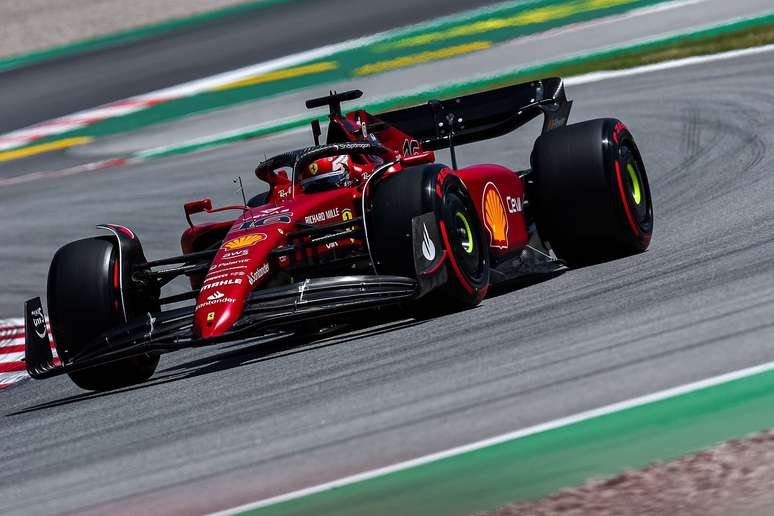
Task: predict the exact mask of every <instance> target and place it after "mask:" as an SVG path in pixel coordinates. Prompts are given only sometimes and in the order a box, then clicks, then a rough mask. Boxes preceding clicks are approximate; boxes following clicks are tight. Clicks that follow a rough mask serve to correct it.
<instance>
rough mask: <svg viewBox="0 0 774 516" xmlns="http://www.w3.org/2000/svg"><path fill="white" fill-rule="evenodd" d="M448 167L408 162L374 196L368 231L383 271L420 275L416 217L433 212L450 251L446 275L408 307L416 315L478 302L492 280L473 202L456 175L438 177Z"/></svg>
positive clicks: (435, 312)
mask: <svg viewBox="0 0 774 516" xmlns="http://www.w3.org/2000/svg"><path fill="white" fill-rule="evenodd" d="M444 169H447V167H445V166H443V165H438V164H433V165H425V166H421V167H415V168H407V169H405V170H403V171H401V172H399V173H397V174H394V175H392V176H389V177H388V178H386V179H385V180H383V181H382V182H381V183H379V184H378V185H377V188H376V190H375V192H374V194H373V196H372V199H371V213H370V216H369V222H368V231H369V235H370V236H371V241H370V245H371V251H372V253H373V255H374V258H375V261H376V262H377V263H376V268H377V270H378V272H379V273H380V274H394V275H398V276H404V277H414V276H415V275H416V271H415V270H414V256H413V252H414V251H413V242H412V229H411V228H412V219H413V218H414V217H417V216H420V215H423V214H425V213H428V212H433V213H434V214H435V219H436V221H437V223H438V229H439V232H440V234H441V236H442V238H443V240H444V245H443V247H444V248H445V249H446V250H447V253H448V254H447V257H446V260H445V265H444V266H445V267H446V271H447V277H448V280H447V281H446V283H445V284H444V285H443V286H441V287H438V288H437V289H436V290H434V291H432V292H430V293H429V294H428V295H426V296H424V297H423V298H421V300H419V301H417V302H415V303H413V304H412V305H411V306H410V307H409V311H410V313H411V314H412V315H413V316H415V317H418V318H427V317H430V316H435V315H440V314H443V313H450V312H455V311H459V310H462V309H465V308H470V307H473V306H476V305H477V304H479V303H480V302H481V300H482V299H483V298H484V295H485V294H486V291H487V288H488V285H489V260H488V253H487V247H486V244H485V239H484V235H483V233H482V229H481V224H480V222H479V221H478V216H477V214H476V211H475V207H474V206H473V203H472V201H471V199H470V196H469V194H468V192H467V190H466V189H465V186H464V185H463V184H462V182H461V181H460V180H459V179H458V178H457V177H456V176H453V175H451V174H445V178H444V179H443V180H442V182H441V181H439V174H440V172H441V171H442V170H444ZM438 182H441V187H440V191H441V196H440V198H439V197H438V196H437V195H436V192H437V188H436V185H437V183H438Z"/></svg>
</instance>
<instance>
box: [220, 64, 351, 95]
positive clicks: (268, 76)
mask: <svg viewBox="0 0 774 516" xmlns="http://www.w3.org/2000/svg"><path fill="white" fill-rule="evenodd" d="M338 67H339V64H338V63H337V62H336V61H323V62H321V63H313V64H309V65H303V66H296V67H295V68H286V69H285V70H277V71H276V72H269V73H264V74H261V75H256V76H255V77H248V78H247V79H241V80H239V81H235V82H230V83H228V84H224V85H223V86H218V87H217V88H214V89H212V90H210V91H223V90H231V89H234V88H244V87H245V86H253V85H255V84H263V83H266V82H272V81H279V80H282V79H292V78H293V77H301V76H302V75H309V74H313V73H320V72H328V71H330V70H335V69H337V68H338Z"/></svg>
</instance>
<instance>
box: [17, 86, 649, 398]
mask: <svg viewBox="0 0 774 516" xmlns="http://www.w3.org/2000/svg"><path fill="white" fill-rule="evenodd" d="M361 95H362V92H360V91H357V90H354V91H348V92H344V93H331V94H330V95H328V96H326V97H322V98H318V99H313V100H309V101H307V102H306V106H307V107H308V108H317V107H323V106H328V108H329V111H330V115H329V124H328V128H327V139H326V142H325V143H324V144H321V143H320V136H321V134H322V130H321V128H320V123H319V121H315V122H312V135H313V139H314V143H315V145H314V146H311V147H308V148H305V149H300V150H294V151H290V152H287V153H284V154H280V155H278V156H274V157H272V158H270V159H267V160H265V161H263V162H261V163H259V164H258V166H257V168H256V170H255V173H256V176H257V177H258V178H259V179H261V180H262V181H265V182H266V183H268V185H269V189H268V191H267V192H265V193H263V194H260V195H258V196H256V197H254V198H252V199H250V200H249V201H246V202H245V203H244V204H243V205H238V206H226V207H221V208H213V207H212V202H211V201H210V200H209V199H202V200H198V201H193V202H189V203H187V204H186V205H185V215H186V219H187V221H188V224H189V227H188V228H186V229H185V231H184V232H183V234H182V239H181V244H182V253H183V254H182V255H181V256H176V257H173V258H164V259H160V260H148V259H146V257H145V254H144V252H143V248H142V246H141V244H140V240H139V239H138V237H137V235H136V234H135V232H134V231H132V230H131V229H129V228H127V227H124V226H119V225H114V224H104V225H100V226H98V228H101V229H102V230H105V232H106V233H105V234H104V236H97V237H93V238H86V239H83V240H78V241H75V242H72V243H69V244H67V245H65V246H64V247H62V248H61V249H59V250H58V251H57V253H56V254H55V256H54V258H53V261H52V263H51V267H50V271H49V276H48V289H47V290H48V311H49V317H50V326H51V332H52V334H53V338H54V343H55V346H56V351H57V354H58V357H59V360H58V361H55V360H54V359H53V356H52V352H51V346H50V342H49V337H48V333H47V331H46V326H45V325H46V317H45V314H44V313H43V307H42V304H41V300H40V298H34V299H31V300H29V301H27V302H26V304H25V323H26V361H27V370H28V372H29V374H30V375H31V376H32V377H33V378H38V379H41V378H49V377H51V376H55V375H60V374H68V375H69V376H70V378H71V379H72V380H73V381H74V382H75V383H76V384H77V385H78V386H80V387H82V388H84V389H89V390H106V389H113V388H117V387H121V386H126V385H130V384H134V383H138V382H143V381H145V380H147V379H149V378H150V377H151V376H152V375H153V373H154V371H155V369H156V367H157V364H158V361H159V355H160V354H162V353H166V352H170V351H174V350H179V349H182V348H189V347H197V346H205V345H211V344H216V343H221V342H224V341H237V340H243V339H251V338H255V337H260V336H263V335H269V334H282V333H283V332H287V333H293V332H296V333H300V334H305V333H306V334H308V336H309V337H310V338H313V337H314V335H315V334H316V333H315V332H318V331H320V330H319V329H320V328H325V327H326V325H332V324H333V325H342V324H343V325H346V324H347V321H352V320H354V318H355V317H357V316H358V314H359V313H360V312H362V311H363V310H374V309H380V308H381V307H385V306H387V305H400V306H401V307H402V309H404V310H405V311H406V312H407V313H408V314H410V315H413V316H416V317H428V316H432V315H435V314H442V313H445V312H452V311H455V310H459V309H462V308H465V307H472V306H475V305H477V304H478V303H479V302H480V301H481V300H482V299H483V298H484V296H485V295H486V293H487V290H488V289H489V288H490V286H492V285H497V284H505V285H507V284H510V283H512V282H514V280H518V279H519V278H524V277H534V275H542V274H551V273H557V272H558V271H561V270H564V269H565V268H566V267H574V266H581V265H588V264H593V263H598V262H601V261H604V260H608V259H611V258H616V257H622V256H627V255H631V254H634V253H639V252H642V251H644V250H645V249H646V248H647V247H648V244H649V242H650V238H651V233H652V230H653V211H652V206H651V197H650V190H649V187H648V179H647V176H646V173H645V167H644V165H643V161H642V158H641V156H640V153H639V151H638V150H637V145H636V144H635V142H634V138H633V137H632V135H631V133H630V132H629V130H628V129H627V128H626V126H625V125H624V124H623V123H621V122H620V121H618V120H615V119H598V120H589V121H586V122H581V123H578V124H573V125H567V118H568V116H569V112H570V108H571V105H572V102H571V101H568V100H567V98H566V96H565V91H564V86H563V83H562V80H561V79H559V78H547V79H543V80H539V81H534V82H530V83H524V84H519V85H514V86H508V87H504V88H500V89H495V90H491V91H486V92H482V93H476V94H472V95H466V96H461V97H458V98H453V99H450V100H443V101H431V102H429V103H427V104H423V105H417V106H413V107H409V108H405V109H398V110H395V111H390V112H385V113H381V114H377V115H372V114H369V113H367V112H365V111H363V110H355V111H352V112H350V113H347V114H343V113H342V111H341V103H342V102H344V101H351V100H354V99H357V98H359V97H360V96H361ZM541 114H542V115H544V122H543V126H542V134H541V135H540V136H539V137H538V138H537V140H536V141H535V144H534V148H533V150H532V155H531V169H529V170H512V169H510V168H508V167H506V166H501V165H494V164H480V165H474V166H469V167H464V168H459V167H458V166H457V160H456V151H455V148H456V147H457V146H459V145H463V144H467V143H472V142H476V141H481V140H484V139H488V138H493V137H496V136H501V135H504V134H506V133H508V132H510V131H513V130H514V129H516V128H518V127H520V126H522V125H524V124H525V123H527V122H528V121H530V120H532V119H534V118H535V117H537V116H538V115H541ZM439 149H449V150H450V161H451V165H450V166H449V165H443V164H440V163H436V161H435V154H434V151H436V150H439ZM224 211H225V212H233V213H234V216H233V218H231V220H228V221H226V222H203V223H199V224H194V223H193V221H192V219H191V217H192V216H193V215H195V214H201V213H215V212H224ZM178 277H185V278H187V282H188V284H189V285H190V288H188V285H186V288H185V292H183V293H180V294H175V295H168V296H166V297H165V296H162V294H161V289H162V287H163V286H164V285H166V284H168V283H169V282H171V281H172V280H174V279H175V278H178ZM192 301H193V304H192V303H191V302H192ZM361 319H362V318H361Z"/></svg>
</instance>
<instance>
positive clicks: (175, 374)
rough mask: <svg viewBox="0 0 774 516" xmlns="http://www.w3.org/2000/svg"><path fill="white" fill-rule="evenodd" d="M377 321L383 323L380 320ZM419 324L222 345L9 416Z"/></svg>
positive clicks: (388, 322)
mask: <svg viewBox="0 0 774 516" xmlns="http://www.w3.org/2000/svg"><path fill="white" fill-rule="evenodd" d="M373 324H374V323H373V321H371V325H373ZM376 324H380V322H379V321H377V323H376ZM418 324H422V322H421V321H416V320H406V319H405V316H404V317H403V320H397V321H396V320H390V318H389V317H388V318H386V319H385V318H384V317H382V318H381V325H380V326H377V327H369V328H366V327H362V326H355V327H353V326H351V325H349V326H342V327H340V328H337V329H335V330H333V331H329V332H327V333H324V334H322V335H320V336H319V337H317V338H315V339H313V340H309V336H308V335H306V336H296V335H292V334H291V335H281V336H277V337H273V338H270V339H269V340H261V341H259V342H253V343H251V344H231V345H229V346H226V347H223V348H220V349H221V352H219V353H215V354H213V355H210V356H206V357H202V358H197V359H195V360H190V361H188V362H184V363H182V364H178V365H175V366H172V367H169V368H166V369H163V370H161V371H160V372H159V373H157V375H156V376H154V377H153V378H152V379H151V380H149V381H147V382H144V383H141V384H138V385H132V386H129V387H123V388H120V389H114V390H111V391H104V392H84V393H82V394H76V395H74V396H67V397H65V398H60V399H57V400H51V401H47V402H44V403H39V404H36V405H32V406H30V407H27V408H24V409H22V410H17V411H15V412H10V413H8V414H6V415H5V416H6V417H10V416H18V415H22V414H27V413H31V412H37V411H39V410H45V409H50V408H55V407H61V406H64V405H70V404H73V403H79V402H82V401H87V400H91V399H95V398H101V397H103V396H111V395H115V394H121V393H127V392H132V391H136V390H140V389H146V388H148V387H155V386H158V385H164V384H167V383H173V382H176V381H179V380H185V379H190V378H195V377H197V376H202V375H207V374H211V373H216V372H219V371H225V370H228V369H233V368H236V367H242V366H245V365H252V364H258V363H261V362H266V361H269V360H275V359H278V358H283V357H288V356H292V355H295V354H298V353H305V352H309V351H315V350H320V349H325V348H327V347H331V346H336V345H339V344H344V343H346V342H351V341H354V340H358V339H363V338H368V337H372V336H377V335H381V334H383V333H389V332H391V331H395V330H398V329H402V328H410V327H412V326H416V325H418ZM236 346H239V347H236Z"/></svg>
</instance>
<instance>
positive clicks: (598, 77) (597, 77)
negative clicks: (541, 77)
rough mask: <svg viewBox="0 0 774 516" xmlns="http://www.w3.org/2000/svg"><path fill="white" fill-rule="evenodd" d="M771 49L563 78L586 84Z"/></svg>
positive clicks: (570, 83) (567, 82)
mask: <svg viewBox="0 0 774 516" xmlns="http://www.w3.org/2000/svg"><path fill="white" fill-rule="evenodd" d="M771 51H774V44H771V45H763V46H760V47H751V48H743V49H741V50H730V51H728V52H721V53H719V54H708V55H705V56H695V57H686V58H683V59H674V60H672V61H664V62H661V63H655V64H649V65H643V66H637V67H635V68H627V69H625V70H611V71H607V72H592V73H587V74H584V75H576V76H574V77H568V78H567V79H565V81H564V84H565V85H566V86H575V85H578V84H588V83H592V82H599V81H606V80H608V79H617V78H620V77H630V76H632V75H641V74H644V73H651V72H660V71H663V70H671V69H673V68H682V67H684V66H692V65H697V64H704V63H711V62H714V61H726V60H728V59H736V58H737V57H745V56H753V55H757V54H764V53H766V52H771Z"/></svg>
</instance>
